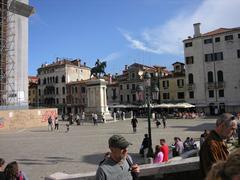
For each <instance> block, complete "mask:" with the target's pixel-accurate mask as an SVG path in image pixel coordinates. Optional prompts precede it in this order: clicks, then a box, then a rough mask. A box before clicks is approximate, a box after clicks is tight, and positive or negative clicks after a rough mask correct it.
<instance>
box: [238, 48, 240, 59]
mask: <svg viewBox="0 0 240 180" xmlns="http://www.w3.org/2000/svg"><path fill="white" fill-rule="evenodd" d="M237 57H238V58H240V49H238V50H237Z"/></svg>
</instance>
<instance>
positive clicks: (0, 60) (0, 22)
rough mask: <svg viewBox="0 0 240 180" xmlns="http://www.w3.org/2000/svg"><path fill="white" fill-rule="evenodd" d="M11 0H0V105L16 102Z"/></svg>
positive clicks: (13, 29)
mask: <svg viewBox="0 0 240 180" xmlns="http://www.w3.org/2000/svg"><path fill="white" fill-rule="evenodd" d="M10 4H11V0H0V30H1V32H0V42H1V43H0V106H8V105H13V104H14V103H15V102H16V98H17V94H16V91H15V61H14V60H15V14H14V13H12V12H10V11H9V6H10Z"/></svg>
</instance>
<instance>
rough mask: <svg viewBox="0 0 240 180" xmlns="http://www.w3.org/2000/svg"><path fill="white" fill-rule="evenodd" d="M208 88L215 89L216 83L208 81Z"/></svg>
mask: <svg viewBox="0 0 240 180" xmlns="http://www.w3.org/2000/svg"><path fill="white" fill-rule="evenodd" d="M207 88H208V89H209V90H211V89H215V88H216V83H214V82H208V83H207Z"/></svg>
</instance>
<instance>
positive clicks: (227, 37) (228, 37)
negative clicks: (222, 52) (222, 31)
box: [225, 35, 233, 41]
mask: <svg viewBox="0 0 240 180" xmlns="http://www.w3.org/2000/svg"><path fill="white" fill-rule="evenodd" d="M229 40H233V35H228V36H225V41H229Z"/></svg>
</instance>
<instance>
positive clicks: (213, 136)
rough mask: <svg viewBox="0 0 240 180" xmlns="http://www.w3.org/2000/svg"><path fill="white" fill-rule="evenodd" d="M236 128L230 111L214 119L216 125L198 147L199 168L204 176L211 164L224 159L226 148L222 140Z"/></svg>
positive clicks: (235, 121)
mask: <svg viewBox="0 0 240 180" xmlns="http://www.w3.org/2000/svg"><path fill="white" fill-rule="evenodd" d="M236 129H237V120H236V119H235V117H234V116H233V115H232V114H230V113H224V114H222V115H221V116H220V117H219V118H218V119H217V121H216V127H215V129H214V130H212V131H211V132H210V134H209V135H208V136H207V138H206V140H205V141H204V142H203V144H202V146H201V149H200V154H199V155H200V169H201V171H202V175H203V176H204V177H205V176H206V175H207V173H208V171H209V170H210V169H211V166H212V164H214V163H215V162H217V161H219V160H226V159H227V157H228V154H229V152H228V149H227V146H226V144H225V142H224V140H226V139H227V138H230V137H231V136H232V135H233V134H234V133H235V131H236Z"/></svg>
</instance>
